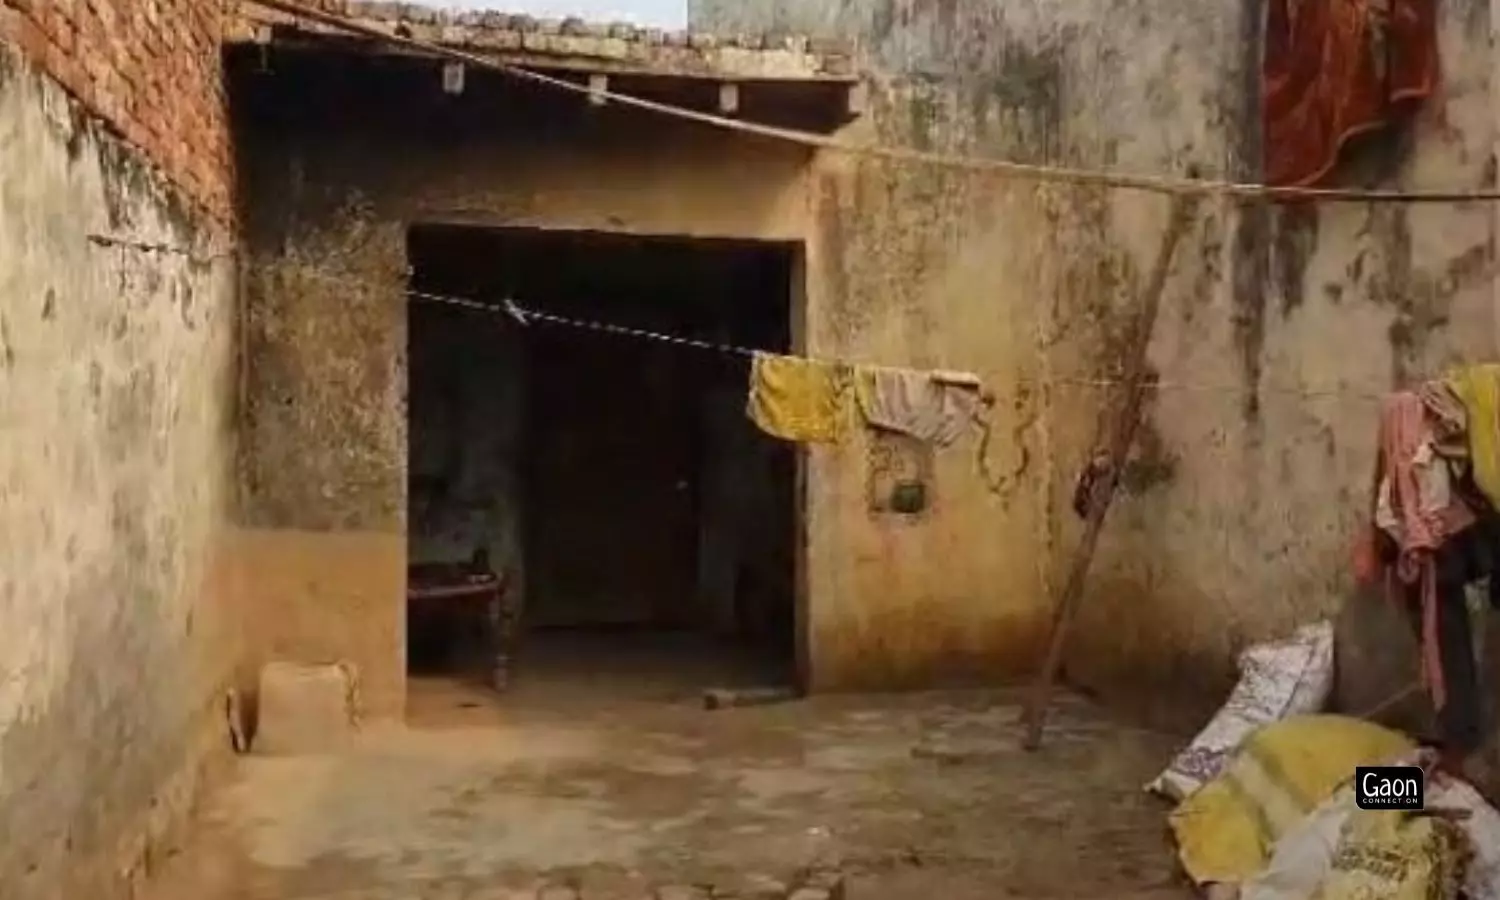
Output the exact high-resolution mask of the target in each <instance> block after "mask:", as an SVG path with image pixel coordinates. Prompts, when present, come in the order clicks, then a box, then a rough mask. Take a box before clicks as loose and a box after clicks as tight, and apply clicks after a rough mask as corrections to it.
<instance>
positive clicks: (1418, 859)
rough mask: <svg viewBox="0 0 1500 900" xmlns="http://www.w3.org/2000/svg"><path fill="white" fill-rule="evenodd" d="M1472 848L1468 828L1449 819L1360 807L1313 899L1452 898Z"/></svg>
mask: <svg viewBox="0 0 1500 900" xmlns="http://www.w3.org/2000/svg"><path fill="white" fill-rule="evenodd" d="M1349 792H1350V795H1351V797H1350V800H1349V803H1350V804H1351V805H1352V804H1353V802H1354V801H1353V797H1352V794H1353V789H1352V788H1350V789H1349ZM1467 854H1468V841H1467V840H1466V839H1465V838H1464V835H1463V831H1462V830H1461V829H1460V828H1459V827H1458V826H1457V825H1455V824H1454V823H1453V822H1451V821H1450V820H1448V819H1443V818H1438V817H1435V816H1414V815H1412V814H1411V813H1408V812H1399V811H1392V810H1356V811H1355V812H1354V813H1352V814H1351V815H1350V816H1349V818H1348V820H1347V821H1346V822H1345V824H1344V830H1343V833H1342V834H1341V835H1340V836H1339V843H1338V847H1337V848H1336V849H1335V850H1334V853H1333V867H1332V869H1331V871H1330V872H1329V873H1328V877H1327V878H1325V879H1324V880H1323V883H1322V884H1321V885H1319V887H1318V889H1317V890H1316V891H1314V892H1313V894H1312V896H1311V897H1309V898H1308V900H1364V898H1367V897H1378V898H1380V900H1452V898H1455V897H1457V896H1458V892H1459V887H1460V886H1461V883H1462V880H1463V872H1464V867H1465V862H1466V859H1467Z"/></svg>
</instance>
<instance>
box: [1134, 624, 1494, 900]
mask: <svg viewBox="0 0 1500 900" xmlns="http://www.w3.org/2000/svg"><path fill="white" fill-rule="evenodd" d="M1333 644H1334V638H1333V626H1332V625H1331V624H1329V623H1320V624H1318V625H1313V626H1309V627H1307V628H1303V629H1301V630H1299V631H1298V632H1297V633H1296V634H1295V635H1293V636H1292V638H1291V639H1289V640H1287V641H1282V642H1277V643H1273V644H1263V645H1258V646H1255V647H1252V648H1250V649H1249V650H1248V651H1246V652H1245V653H1244V654H1243V655H1242V657H1241V660H1240V666H1241V679H1240V682H1239V684H1238V685H1237V687H1236V688H1235V690H1234V692H1233V694H1232V695H1231V696H1230V698H1229V701H1228V702H1227V703H1226V704H1225V705H1224V707H1223V708H1222V709H1221V710H1220V711H1219V713H1218V715H1216V716H1215V717H1214V719H1213V720H1212V721H1211V722H1210V723H1209V724H1208V726H1207V727H1206V728H1204V729H1203V731H1202V732H1201V733H1200V734H1199V735H1198V736H1197V737H1196V738H1194V740H1193V741H1192V742H1191V743H1190V744H1189V745H1188V747H1187V748H1186V749H1184V750H1183V751H1182V752H1181V753H1180V754H1178V756H1177V758H1176V759H1174V760H1173V761H1172V763H1171V765H1169V766H1168V767H1167V770H1166V771H1165V772H1163V773H1162V774H1161V775H1160V776H1159V777H1158V778H1157V779H1155V780H1154V781H1152V782H1151V784H1149V785H1148V786H1147V789H1148V790H1150V791H1152V792H1153V793H1156V794H1160V795H1162V796H1164V797H1167V798H1169V799H1171V800H1173V801H1174V802H1176V803H1177V807H1176V809H1175V810H1174V811H1173V812H1172V814H1171V817H1170V822H1171V828H1172V833H1173V835H1174V837H1175V838H1176V840H1177V846H1178V853H1179V857H1180V859H1181V862H1182V866H1183V868H1184V870H1186V872H1187V874H1188V875H1189V877H1191V878H1192V879H1193V881H1194V882H1195V883H1196V884H1197V885H1198V886H1199V887H1200V888H1201V889H1202V890H1203V891H1204V892H1205V893H1206V894H1207V895H1208V896H1210V897H1212V898H1213V900H1356V898H1365V897H1380V898H1392V900H1404V898H1408V897H1409V898H1412V900H1417V898H1423V900H1427V898H1439V897H1443V898H1458V897H1468V898H1469V900H1500V812H1496V811H1495V809H1494V808H1493V807H1491V806H1489V805H1488V804H1487V803H1486V802H1485V801H1484V799H1483V798H1482V797H1481V796H1480V795H1479V793H1478V792H1477V791H1475V790H1474V788H1473V787H1472V786H1470V785H1468V784H1466V783H1464V782H1462V781H1460V780H1457V779H1454V778H1451V777H1448V776H1445V775H1442V774H1439V773H1437V772H1435V771H1433V770H1432V762H1433V759H1431V758H1430V755H1429V754H1428V753H1427V752H1426V751H1422V750H1420V749H1419V748H1418V747H1417V746H1416V744H1415V743H1414V742H1413V741H1412V740H1411V739H1410V738H1409V737H1407V736H1406V735H1404V734H1402V733H1400V732H1397V731H1394V730H1391V729H1388V728H1384V727H1382V726H1380V725H1376V724H1373V723H1370V722H1365V721H1362V720H1359V719H1355V718H1350V717H1346V716H1336V715H1324V714H1321V710H1322V709H1323V708H1324V707H1325V705H1326V704H1327V703H1328V700H1329V697H1330V695H1331V694H1332V691H1333V681H1334V648H1333ZM1377 765H1409V766H1419V767H1421V768H1422V771H1423V773H1424V775H1425V778H1426V785H1425V787H1426V790H1425V808H1424V809H1423V810H1421V811H1415V812H1406V811H1399V810H1363V809H1359V808H1358V807H1357V806H1356V804H1355V799H1354V785H1353V776H1354V770H1355V768H1356V767H1359V766H1377Z"/></svg>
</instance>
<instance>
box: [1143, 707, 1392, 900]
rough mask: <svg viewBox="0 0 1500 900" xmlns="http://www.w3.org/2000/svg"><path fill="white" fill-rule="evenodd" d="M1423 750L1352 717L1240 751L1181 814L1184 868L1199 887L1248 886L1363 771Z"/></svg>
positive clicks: (1279, 731)
mask: <svg viewBox="0 0 1500 900" xmlns="http://www.w3.org/2000/svg"><path fill="white" fill-rule="evenodd" d="M1414 749H1415V745H1414V744H1413V743H1412V742H1411V740H1410V739H1409V738H1407V737H1406V736H1405V735H1403V734H1400V733H1399V732H1395V731H1392V730H1390V729H1388V728H1382V727H1381V726H1379V725H1375V724H1372V723H1370V722H1365V721H1363V720H1360V719H1354V718H1349V717H1346V716H1331V715H1318V716H1297V717H1294V718H1290V719H1286V720H1284V721H1281V722H1276V723H1273V724H1271V725H1267V726H1265V727H1264V728H1261V729H1260V730H1259V731H1256V732H1255V733H1254V734H1252V735H1250V737H1248V738H1246V739H1245V742H1244V743H1243V744H1242V745H1240V748H1239V751H1238V752H1237V754H1236V756H1235V759H1234V762H1232V763H1231V764H1230V765H1229V768H1227V769H1226V770H1224V772H1223V774H1221V775H1220V776H1219V777H1218V778H1215V779H1214V780H1213V781H1210V782H1209V783H1208V784H1205V785H1204V786H1203V787H1201V788H1199V789H1198V790H1197V791H1195V792H1194V793H1192V794H1191V795H1189V796H1188V798H1187V799H1186V800H1184V801H1183V802H1182V804H1181V805H1179V806H1178V807H1177V809H1175V810H1173V812H1172V815H1171V818H1170V823H1171V826H1172V833H1173V835H1174V836H1175V837H1176V838H1177V852H1178V856H1179V858H1180V859H1181V860H1182V867H1183V869H1184V870H1186V872H1187V873H1188V875H1189V876H1190V877H1191V878H1192V879H1193V880H1194V881H1195V882H1197V883H1199V884H1206V883H1212V882H1228V883H1231V884H1241V883H1243V882H1245V881H1247V880H1249V879H1250V878H1251V877H1252V876H1254V875H1256V874H1257V873H1259V872H1260V871H1261V869H1263V868H1265V866H1266V864H1267V863H1268V862H1270V860H1271V854H1272V852H1273V850H1274V849H1275V846H1276V842H1277V841H1278V840H1280V839H1281V837H1282V836H1283V835H1285V834H1286V833H1287V832H1288V831H1289V830H1291V829H1292V828H1293V827H1294V826H1296V825H1297V824H1299V823H1300V822H1302V820H1303V819H1304V818H1306V817H1307V815H1308V814H1309V813H1311V812H1312V811H1313V810H1314V809H1315V808H1317V807H1318V806H1319V805H1320V804H1322V803H1323V801H1325V800H1327V799H1328V798H1330V797H1332V796H1333V794H1334V792H1335V791H1336V790H1338V788H1339V787H1340V785H1342V784H1343V783H1344V782H1345V781H1348V780H1349V779H1350V778H1353V777H1354V768H1355V767H1356V766H1374V765H1381V764H1383V763H1385V762H1388V761H1389V760H1391V759H1394V758H1395V757H1397V756H1399V755H1400V754H1402V753H1409V752H1411V751H1412V750H1414Z"/></svg>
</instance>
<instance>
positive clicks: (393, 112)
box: [235, 58, 807, 716]
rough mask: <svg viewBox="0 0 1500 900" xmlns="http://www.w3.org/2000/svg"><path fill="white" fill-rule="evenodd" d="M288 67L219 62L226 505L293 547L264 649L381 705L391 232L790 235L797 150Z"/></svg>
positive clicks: (396, 590)
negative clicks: (223, 129) (242, 219)
mask: <svg viewBox="0 0 1500 900" xmlns="http://www.w3.org/2000/svg"><path fill="white" fill-rule="evenodd" d="M301 65H302V64H299V63H298V62H297V61H295V60H290V59H286V58H281V59H275V60H273V63H272V66H271V70H270V71H269V72H264V71H259V70H258V69H257V67H256V66H255V64H254V63H253V61H251V62H250V64H249V65H248V66H247V67H246V68H239V69H236V88H235V103H236V107H235V108H236V120H237V124H236V127H237V131H238V136H237V139H236V144H237V147H238V148H239V150H240V153H241V156H240V159H239V167H240V172H241V176H242V179H243V182H242V186H243V187H242V189H243V196H245V197H247V198H249V201H248V203H247V219H246V222H247V231H246V240H247V242H248V244H249V250H250V256H251V265H250V267H249V275H248V291H249V293H248V302H249V314H248V319H249V328H248V332H247V336H246V349H247V352H246V356H245V364H246V378H247V381H246V384H247V390H246V409H245V417H244V421H245V423H246V426H245V429H246V430H245V436H244V454H243V461H242V466H243V468H244V471H245V472H246V479H247V481H246V484H247V492H246V504H245V509H246V516H247V522H248V524H249V525H250V526H251V527H252V529H253V530H254V532H255V535H256V541H257V542H258V543H260V544H262V545H264V546H271V545H276V546H281V547H284V548H290V547H292V546H293V545H296V546H297V547H299V549H297V550H296V551H295V552H293V551H292V550H290V549H288V550H286V551H285V553H284V554H283V555H284V556H285V557H286V558H290V559H294V560H297V561H298V562H297V565H299V566H302V567H303V568H302V570H301V572H302V573H301V574H298V575H288V576H287V577H285V578H284V579H282V578H278V584H279V585H280V588H281V589H279V590H277V591H276V592H274V595H270V596H267V597H266V598H265V599H264V603H265V609H266V618H265V620H264V621H265V623H266V624H265V626H264V627H265V628H267V629H269V633H268V634H267V635H265V638H264V639H265V642H266V643H267V644H268V645H271V646H274V647H276V648H277V649H276V651H275V652H276V653H277V654H279V655H283V656H290V657H292V658H309V657H311V658H328V657H329V656H336V657H342V658H346V659H350V660H352V661H354V662H356V663H357V664H358V665H359V666H360V669H361V671H362V677H363V681H364V684H365V690H364V700H365V706H366V710H367V712H369V713H370V714H372V715H377V716H379V715H395V714H398V713H399V712H400V709H401V703H402V699H403V697H404V680H405V661H404V627H405V625H404V619H405V610H404V593H403V591H404V582H405V580H404V566H405V563H406V554H407V551H408V545H407V528H408V523H407V521H406V515H407V500H408V473H409V462H410V461H409V456H408V454H409V446H408V434H407V398H406V396H405V392H406V390H407V389H408V372H407V366H408V360H407V347H408V329H407V324H408V317H407V306H406V300H405V289H406V284H407V269H408V265H409V262H410V261H409V260H408V257H407V245H406V235H407V228H408V226H410V225H413V224H434V223H442V224H467V225H478V226H485V225H491V226H534V227H542V228H571V229H584V230H590V229H591V230H599V231H619V232H625V233H641V234H668V235H697V236H703V237H749V238H765V239H768V240H778V241H790V240H799V239H801V237H802V236H803V233H804V223H805V220H806V219H805V214H804V204H803V202H802V198H803V196H804V194H803V193H802V191H801V188H802V186H803V181H802V178H803V168H804V166H805V164H806V161H807V154H806V153H805V152H804V151H801V150H798V149H791V150H788V149H785V148H779V147H776V146H766V145H763V144H747V143H743V142H739V141H736V140H733V139H728V138H725V137H724V136H721V135H718V134H716V133H714V132H709V131H704V130H701V129H691V128H680V127H673V126H672V125H671V124H670V123H663V122H661V121H652V122H651V123H650V124H649V127H644V126H643V125H642V123H641V122H640V120H639V119H638V118H637V117H636V116H633V115H631V114H630V113H629V112H628V111H621V110H618V109H615V108H612V107H606V108H605V109H602V110H595V109H593V108H591V107H588V106H587V105H586V104H585V103H582V102H572V103H564V104H561V108H564V109H565V110H566V111H565V112H564V113H562V114H561V115H560V116H557V117H556V118H553V116H554V115H555V113H554V112H553V111H552V110H554V109H555V107H552V106H548V105H547V104H548V103H555V100H554V99H548V98H544V101H543V103H542V106H540V107H538V106H536V105H534V104H535V103H536V101H535V100H532V101H527V100H525V99H524V97H523V98H519V99H518V98H516V97H515V96H513V95H506V96H501V97H499V98H494V97H491V98H490V99H489V100H486V99H485V97H486V85H485V83H484V78H483V73H473V74H471V78H470V81H469V85H468V88H467V89H466V97H465V98H464V100H463V101H462V102H461V103H455V104H439V103H434V102H433V101H434V94H433V93H432V91H431V88H432V83H431V82H430V81H427V80H423V79H412V78H409V77H405V76H402V75H396V76H391V75H390V74H386V75H384V76H382V75H381V74H380V73H379V72H371V71H370V70H369V69H360V68H354V69H351V70H349V73H347V74H346V77H345V78H344V80H343V82H342V84H343V87H342V88H340V89H339V90H348V91H349V92H348V93H343V94H340V93H338V92H337V91H332V92H331V93H330V92H329V91H331V90H332V89H330V88H329V86H328V85H329V82H328V81H326V80H319V78H320V76H318V75H317V74H316V73H314V72H312V71H310V70H309V69H307V68H302V67H300V66H301ZM340 65H342V63H340ZM321 77H322V78H324V79H326V73H325V74H324V75H323V76H321ZM383 79H390V80H383ZM310 86H318V87H310ZM351 88H352V90H349V89H351ZM393 91H395V93H392V92H393ZM288 92H289V93H288ZM293 94H295V95H298V96H300V97H302V98H303V100H302V101H300V102H293V101H289V100H288V99H287V98H288V97H289V96H291V95H293ZM413 117H418V118H420V119H421V120H422V121H423V122H424V125H423V127H421V128H414V127H412V124H411V123H412V121H413ZM669 156H670V157H671V159H672V163H671V164H670V165H663V164H662V163H661V160H663V159H666V158H668V157H669ZM746 173H753V176H747V174H746ZM492 349H494V350H496V351H499V350H501V349H503V348H502V347H500V346H499V345H498V344H497V345H496V346H495V347H494V348H492ZM497 374H499V373H497ZM419 474H422V473H421V472H419ZM324 548H330V550H329V552H334V553H335V554H336V557H337V559H336V561H330V560H329V559H327V558H325V555H324V554H325V549H324ZM416 549H417V552H419V553H423V554H425V553H428V552H429V551H437V550H440V549H443V548H440V547H437V546H435V545H434V546H429V543H428V542H427V541H425V540H423V541H420V542H419V544H418V546H417V548H416ZM469 549H472V547H469V548H467V549H465V551H464V553H465V555H466V554H467V552H468V550H469ZM503 559H504V557H503V556H499V557H496V561H497V562H500V561H503Z"/></svg>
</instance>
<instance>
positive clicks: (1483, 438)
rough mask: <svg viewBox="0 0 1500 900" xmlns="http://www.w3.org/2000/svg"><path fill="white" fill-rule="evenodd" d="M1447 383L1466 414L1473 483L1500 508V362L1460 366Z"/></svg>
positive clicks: (1493, 504)
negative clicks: (1463, 367)
mask: <svg viewBox="0 0 1500 900" xmlns="http://www.w3.org/2000/svg"><path fill="white" fill-rule="evenodd" d="M1447 384H1448V387H1449V388H1450V389H1451V390H1452V391H1453V393H1454V394H1455V395H1456V396H1457V397H1458V399H1459V401H1460V402H1461V403H1462V404H1463V408H1464V411H1465V413H1466V414H1467V419H1468V421H1467V431H1468V451H1469V460H1470V464H1471V465H1472V466H1473V473H1474V484H1475V485H1476V486H1477V487H1478V488H1479V490H1480V492H1481V493H1482V494H1484V496H1485V499H1486V500H1488V501H1489V502H1490V505H1491V506H1494V507H1495V508H1496V509H1500V365H1495V364H1490V365H1482V366H1469V367H1468V368H1465V369H1460V370H1458V371H1456V372H1454V373H1453V374H1451V375H1449V376H1448V379H1447Z"/></svg>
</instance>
